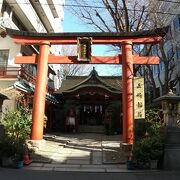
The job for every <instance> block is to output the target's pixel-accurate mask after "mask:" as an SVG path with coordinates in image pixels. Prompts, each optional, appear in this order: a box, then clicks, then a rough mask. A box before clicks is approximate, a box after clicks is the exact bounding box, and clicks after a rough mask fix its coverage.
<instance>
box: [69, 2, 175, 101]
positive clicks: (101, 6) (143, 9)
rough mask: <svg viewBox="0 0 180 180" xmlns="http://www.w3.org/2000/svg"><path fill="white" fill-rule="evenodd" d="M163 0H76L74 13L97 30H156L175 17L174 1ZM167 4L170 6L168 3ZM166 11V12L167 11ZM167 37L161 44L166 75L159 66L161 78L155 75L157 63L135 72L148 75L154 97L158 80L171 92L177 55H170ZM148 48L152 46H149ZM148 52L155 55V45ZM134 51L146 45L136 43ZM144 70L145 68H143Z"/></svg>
mask: <svg viewBox="0 0 180 180" xmlns="http://www.w3.org/2000/svg"><path fill="white" fill-rule="evenodd" d="M164 3H166V2H163V1H159V0H134V1H130V0H129V1H128V0H99V1H85V0H81V1H78V0H74V1H72V7H71V10H72V12H73V13H74V14H75V15H77V16H78V17H80V18H81V19H82V20H84V22H85V23H86V24H88V25H90V26H91V27H93V28H94V29H95V30H97V31H101V32H134V31H142V30H153V29H155V28H158V27H163V26H167V25H168V22H170V19H171V18H172V16H171V15H170V14H169V12H171V14H172V8H170V7H171V4H164ZM165 5H166V6H165ZM163 11H164V13H163ZM167 40H168V39H167V38H163V40H162V42H161V43H160V44H159V46H157V48H158V50H157V54H153V55H158V56H159V57H160V60H161V64H160V65H162V64H163V66H164V69H165V71H163V72H164V75H163V76H162V75H160V73H162V71H161V69H160V65H159V66H157V69H158V78H156V77H154V73H153V66H150V65H147V66H146V67H142V66H135V68H134V73H135V74H142V75H148V78H146V79H147V83H150V84H151V87H152V89H153V98H155V97H156V95H157V94H158V93H157V92H156V85H157V80H158V84H159V85H160V89H163V94H165V93H167V92H168V90H169V88H170V86H171V85H172V83H171V82H177V81H175V80H173V81H172V75H173V71H174V68H175V63H174V61H173V59H174V58H173V55H172V54H171V55H170V56H169V55H168V53H167V52H166V45H167ZM147 47H148V48H147ZM147 47H146V49H147V51H146V52H145V53H144V54H145V55H151V54H152V51H151V50H152V49H153V46H147ZM133 50H134V51H135V52H136V53H139V52H140V51H141V50H142V46H134V47H133ZM142 69H143V71H142Z"/></svg>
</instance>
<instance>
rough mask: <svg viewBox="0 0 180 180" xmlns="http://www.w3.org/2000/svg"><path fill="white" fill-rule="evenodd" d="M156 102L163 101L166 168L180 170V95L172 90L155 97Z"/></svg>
mask: <svg viewBox="0 0 180 180" xmlns="http://www.w3.org/2000/svg"><path fill="white" fill-rule="evenodd" d="M155 102H161V104H162V110H163V116H164V122H165V125H166V133H165V149H164V162H163V165H164V169H167V170H180V127H178V124H177V114H178V104H179V102H180V96H177V95H175V94H174V93H173V92H172V91H170V92H169V93H168V94H166V95H164V96H161V97H159V98H157V99H155Z"/></svg>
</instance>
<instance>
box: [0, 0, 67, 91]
mask: <svg viewBox="0 0 180 180" xmlns="http://www.w3.org/2000/svg"><path fill="white" fill-rule="evenodd" d="M64 3H65V1H64V0H60V1H59V0H0V33H1V36H0V69H1V70H8V68H10V67H12V66H13V67H17V65H15V64H14V57H15V56H19V55H32V54H33V53H38V47H36V46H21V45H18V44H15V43H14V42H13V41H12V40H11V38H10V37H8V36H4V33H3V31H4V29H5V28H6V27H7V28H12V29H16V30H23V31H32V32H48V33H50V32H62V31H63V28H62V21H63V17H64V12H63V5H64ZM51 53H52V54H55V55H59V54H61V46H52V47H51ZM28 68H29V69H30V70H32V74H33V75H35V74H36V67H35V66H32V67H31V66H29V67H28ZM49 69H50V71H51V70H53V71H54V72H55V73H54V75H53V74H50V75H49V78H50V79H51V80H50V81H51V83H49V85H50V86H54V88H55V89H58V88H59V85H60V79H59V77H58V76H57V75H59V70H60V65H49ZM7 73H8V72H7ZM1 74H2V71H1ZM55 74H56V75H55ZM50 81H49V82H50Z"/></svg>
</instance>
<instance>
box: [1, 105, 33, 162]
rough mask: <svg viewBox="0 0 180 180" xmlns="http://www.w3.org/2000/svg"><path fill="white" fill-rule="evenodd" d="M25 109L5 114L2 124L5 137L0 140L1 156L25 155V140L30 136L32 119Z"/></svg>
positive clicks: (16, 156) (18, 156)
mask: <svg viewBox="0 0 180 180" xmlns="http://www.w3.org/2000/svg"><path fill="white" fill-rule="evenodd" d="M29 117H30V116H29V113H28V112H27V111H26V110H25V109H22V108H20V109H18V110H15V111H9V112H7V113H6V114H5V115H4V118H3V120H2V124H3V125H4V128H5V138H4V139H2V140H1V142H0V148H1V150H0V154H1V156H6V157H11V156H14V157H15V158H18V159H19V158H20V157H22V155H23V151H24V145H25V141H26V140H27V139H29V138H30V133H31V123H32V122H31V119H30V118H29Z"/></svg>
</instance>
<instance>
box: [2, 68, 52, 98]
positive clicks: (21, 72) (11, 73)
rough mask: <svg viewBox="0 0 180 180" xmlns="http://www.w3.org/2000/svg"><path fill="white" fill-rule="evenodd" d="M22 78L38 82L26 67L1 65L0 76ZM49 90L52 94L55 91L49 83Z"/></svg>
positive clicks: (30, 81)
mask: <svg viewBox="0 0 180 180" xmlns="http://www.w3.org/2000/svg"><path fill="white" fill-rule="evenodd" d="M18 77H20V78H22V79H23V80H25V81H27V82H28V83H32V84H33V85H35V84H36V77H35V76H34V75H33V74H31V73H30V72H29V71H28V69H27V68H26V67H23V66H21V67H13V66H7V67H4V66H0V78H18ZM46 89H47V92H49V93H50V94H52V93H53V92H54V88H52V87H50V86H48V85H47V87H46Z"/></svg>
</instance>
